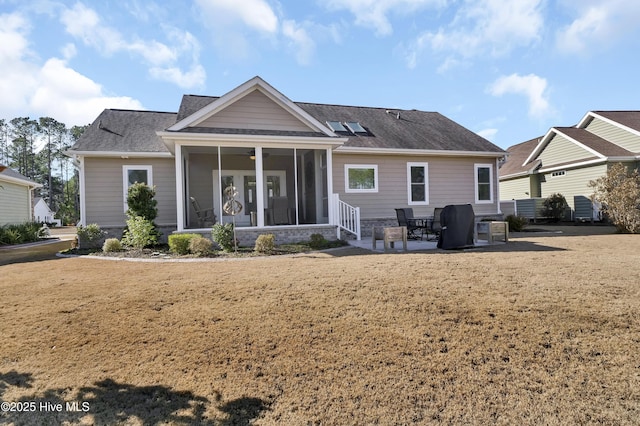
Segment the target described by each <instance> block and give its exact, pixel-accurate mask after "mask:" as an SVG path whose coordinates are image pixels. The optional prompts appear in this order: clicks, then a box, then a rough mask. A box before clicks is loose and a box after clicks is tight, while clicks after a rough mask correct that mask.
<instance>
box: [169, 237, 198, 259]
mask: <svg viewBox="0 0 640 426" xmlns="http://www.w3.org/2000/svg"><path fill="white" fill-rule="evenodd" d="M197 236H198V234H172V235H169V250H171V251H172V252H173V253H175V254H179V255H185V254H188V253H189V243H190V242H191V240H192V239H193V238H195V237H197Z"/></svg>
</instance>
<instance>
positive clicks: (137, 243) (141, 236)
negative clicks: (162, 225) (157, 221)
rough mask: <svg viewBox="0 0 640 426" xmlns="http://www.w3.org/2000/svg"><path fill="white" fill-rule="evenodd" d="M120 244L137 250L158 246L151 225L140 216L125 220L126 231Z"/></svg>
mask: <svg viewBox="0 0 640 426" xmlns="http://www.w3.org/2000/svg"><path fill="white" fill-rule="evenodd" d="M122 243H123V244H124V245H127V246H129V247H133V248H135V249H138V250H141V249H143V248H145V247H149V246H152V245H156V244H158V238H157V234H156V230H155V228H154V226H153V223H151V221H150V220H147V219H145V218H143V217H142V216H135V217H130V218H129V219H127V230H126V231H125V233H124V235H123V236H122Z"/></svg>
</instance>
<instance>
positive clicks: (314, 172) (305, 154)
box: [296, 149, 329, 224]
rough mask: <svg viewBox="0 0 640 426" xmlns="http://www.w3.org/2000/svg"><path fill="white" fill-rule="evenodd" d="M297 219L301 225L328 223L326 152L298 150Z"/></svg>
mask: <svg viewBox="0 0 640 426" xmlns="http://www.w3.org/2000/svg"><path fill="white" fill-rule="evenodd" d="M296 153H297V155H296V160H297V168H298V175H297V179H298V184H297V190H298V217H299V221H300V223H301V224H326V223H329V194H328V184H327V183H328V181H327V179H328V176H327V152H326V150H314V149H298V150H297V151H296Z"/></svg>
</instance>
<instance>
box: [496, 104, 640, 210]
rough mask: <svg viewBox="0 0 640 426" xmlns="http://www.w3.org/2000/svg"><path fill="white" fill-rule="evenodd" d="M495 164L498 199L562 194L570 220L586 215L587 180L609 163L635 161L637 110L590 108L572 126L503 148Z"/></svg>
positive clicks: (639, 126)
mask: <svg viewBox="0 0 640 426" xmlns="http://www.w3.org/2000/svg"><path fill="white" fill-rule="evenodd" d="M507 152H508V153H509V156H508V159H507V161H506V162H505V163H504V164H503V165H502V167H501V168H500V194H501V198H502V199H503V200H511V199H513V200H521V199H530V198H546V197H548V196H549V195H551V194H554V193H560V194H562V195H564V196H565V198H566V199H567V202H568V204H569V207H570V208H571V211H572V216H573V218H575V219H591V218H592V217H593V215H594V214H595V215H597V207H596V208H595V210H594V206H593V205H592V203H591V200H590V198H591V195H592V193H593V189H592V188H590V187H589V181H591V180H594V179H597V178H599V177H601V176H603V175H604V174H605V173H606V172H607V170H608V169H609V167H611V165H613V164H615V163H624V164H626V165H627V167H629V168H636V169H637V168H638V166H639V165H640V163H639V160H640V111H590V112H588V113H587V114H586V115H585V116H584V117H583V118H582V120H580V122H579V123H578V124H577V125H576V126H574V127H553V128H551V129H550V130H549V131H548V132H547V134H546V135H544V136H543V137H540V138H536V139H532V140H530V141H527V142H523V143H521V144H518V145H514V146H512V147H510V148H508V149H507Z"/></svg>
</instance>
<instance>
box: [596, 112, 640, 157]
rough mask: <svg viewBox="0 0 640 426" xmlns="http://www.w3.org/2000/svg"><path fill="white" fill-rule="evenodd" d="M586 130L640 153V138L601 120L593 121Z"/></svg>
mask: <svg viewBox="0 0 640 426" xmlns="http://www.w3.org/2000/svg"><path fill="white" fill-rule="evenodd" d="M586 130H588V131H590V132H591V133H593V134H594V135H597V136H600V137H601V138H603V139H606V140H608V141H609V142H612V143H614V144H616V145H619V146H621V147H623V148H624V149H627V150H629V151H631V152H640V136H638V135H635V134H633V133H630V132H627V131H625V130H623V129H621V128H619V127H617V126H614V125H613V124H609V123H607V122H606V121H602V120H600V119H599V118H594V119H593V120H591V122H590V123H589V124H588V125H587V127H586Z"/></svg>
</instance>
